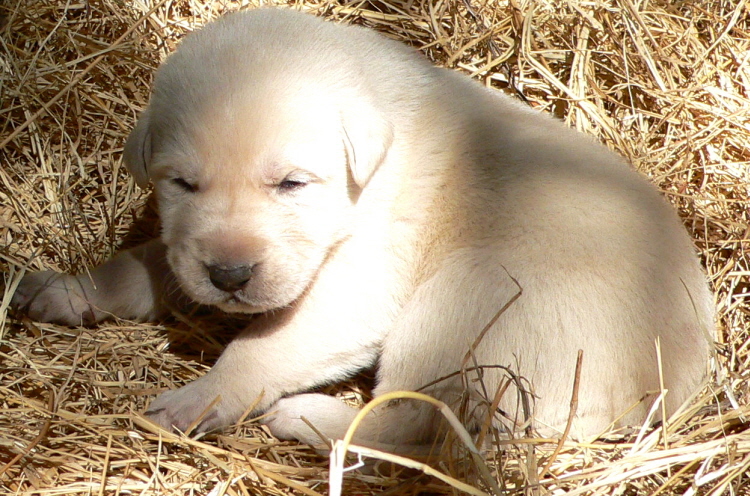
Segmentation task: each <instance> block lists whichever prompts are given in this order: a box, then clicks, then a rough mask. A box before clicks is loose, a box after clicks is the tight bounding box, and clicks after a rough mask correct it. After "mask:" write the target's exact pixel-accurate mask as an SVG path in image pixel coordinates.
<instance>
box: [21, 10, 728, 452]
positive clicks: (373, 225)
mask: <svg viewBox="0 0 750 496" xmlns="http://www.w3.org/2000/svg"><path fill="white" fill-rule="evenodd" d="M125 160H126V163H127V165H128V167H129V168H130V170H131V172H132V173H133V175H134V176H135V178H136V180H137V181H138V183H139V184H141V185H144V184H146V183H147V182H148V181H149V180H150V181H152V182H154V184H155V187H156V193H157V195H158V199H159V208H160V215H161V218H162V222H163V232H162V236H161V240H158V241H154V242H152V243H150V244H148V245H145V246H143V247H140V248H137V249H135V250H132V251H130V252H125V253H123V254H121V255H119V256H118V257H116V258H115V259H114V260H113V261H111V262H108V263H106V264H104V265H102V266H101V267H98V268H97V269H94V270H93V271H92V276H93V280H94V281H95V282H96V283H97V287H96V289H95V288H94V286H93V285H92V284H91V282H90V281H89V279H88V277H87V276H79V277H74V276H59V275H53V274H51V273H41V274H32V275H30V276H28V277H27V278H26V279H24V281H23V282H22V284H21V286H20V288H19V291H18V292H17V294H16V297H15V300H14V304H15V305H16V306H19V307H26V308H27V309H28V310H29V312H30V314H31V315H32V316H34V317H36V318H39V319H42V320H57V321H62V322H65V323H73V324H75V323H80V322H81V321H82V320H84V321H87V322H92V321H98V320H101V319H103V318H106V317H107V316H108V315H111V314H114V315H117V316H119V317H125V318H140V319H143V318H153V317H155V316H158V315H160V314H163V313H164V308H165V307H164V302H163V297H164V296H165V295H166V296H171V295H173V293H174V291H173V288H172V286H171V285H170V284H169V282H168V281H170V280H171V279H172V278H173V277H174V278H176V281H177V282H178V286H179V287H180V288H181V290H182V291H184V293H185V294H187V295H188V296H189V297H190V298H191V299H193V300H195V301H197V302H200V303H203V304H209V305H215V306H218V307H220V308H222V309H224V310H227V311H230V312H246V313H260V314H261V315H260V316H259V318H258V319H256V320H255V321H254V322H253V324H252V325H251V326H250V328H248V329H247V331H246V332H244V333H243V334H242V335H240V336H239V337H238V338H237V339H235V340H234V341H233V342H232V343H231V344H230V345H229V346H228V347H227V349H226V350H225V351H224V353H223V355H222V356H221V358H220V359H219V361H218V362H217V363H216V365H215V366H214V367H213V369H212V370H211V371H210V372H209V373H208V374H206V375H205V376H204V377H201V378H200V379H198V380H196V381H194V382H193V383H191V384H188V385H187V386H185V387H183V388H180V389H178V390H176V391H170V392H167V393H165V394H163V395H162V396H160V397H159V398H157V399H156V400H155V401H154V402H153V403H152V405H151V408H150V411H149V414H150V415H151V417H152V418H153V419H154V420H155V421H157V422H159V423H160V424H161V425H163V426H165V427H167V428H169V427H172V426H174V427H176V428H178V429H185V428H187V427H188V426H189V425H190V424H191V423H192V422H193V421H194V420H195V419H196V417H197V416H198V415H199V414H200V413H201V412H202V411H203V410H204V409H205V408H206V407H207V405H209V403H210V402H211V401H212V400H214V398H215V397H216V396H217V395H219V394H220V395H221V398H222V399H221V402H220V403H219V404H218V405H217V406H216V407H215V408H214V409H213V410H212V412H211V413H210V414H209V415H208V416H207V417H206V418H205V419H204V420H203V421H202V422H201V424H200V426H199V430H208V429H213V428H216V427H221V426H224V425H227V424H230V423H232V422H234V421H236V420H237V419H238V417H239V416H240V415H241V414H242V413H243V412H244V411H245V410H246V409H247V408H248V407H249V405H251V404H253V403H254V402H255V401H256V399H257V398H258V397H259V396H260V395H261V393H262V399H261V400H260V401H259V403H258V409H257V410H258V412H261V411H266V410H270V411H271V412H275V413H273V414H272V415H271V416H270V417H269V420H268V423H269V425H270V427H271V430H272V431H273V432H274V433H275V434H277V435H278V436H280V437H292V438H298V439H301V440H303V441H306V442H310V443H315V444H319V443H320V441H319V440H318V438H317V437H316V436H315V435H314V434H313V433H312V432H311V431H310V429H309V428H308V427H307V426H306V424H304V423H303V422H302V421H301V420H300V417H301V416H304V417H306V418H307V419H308V420H310V421H311V422H312V423H313V424H315V425H317V426H318V427H319V428H320V429H321V431H322V432H324V433H325V434H326V435H327V436H330V437H332V438H336V437H340V436H341V435H342V433H343V432H344V430H345V429H346V427H347V426H348V422H349V421H350V420H351V418H352V417H353V415H354V414H355V413H356V412H355V411H354V410H352V409H350V408H349V407H347V406H345V405H343V404H342V403H340V402H338V400H336V399H335V398H331V397H327V396H323V395H320V394H300V393H304V392H306V391H309V390H310V389H312V388H314V387H316V386H319V385H321V384H325V383H331V382H337V381H341V380H343V379H345V378H347V377H350V376H352V375H353V374H355V373H356V372H357V371H359V370H361V369H363V368H367V367H371V366H373V365H374V364H375V363H376V362H377V364H378V374H377V380H378V384H377V387H376V389H375V394H376V395H379V394H382V393H384V392H388V391H393V390H400V389H409V390H414V389H418V388H420V387H422V386H424V385H426V384H429V383H431V382H432V381H435V380H436V379H439V378H441V377H445V376H448V375H450V374H451V373H453V372H456V371H458V370H460V369H461V368H462V366H469V367H471V366H472V365H473V364H474V363H476V364H479V365H487V366H492V365H503V366H508V367H510V368H511V369H513V370H514V371H515V373H517V374H519V375H520V376H522V377H524V378H525V379H526V380H527V381H528V384H529V386H530V388H531V389H533V391H534V393H535V395H536V397H537V399H536V402H535V408H534V412H533V413H534V421H535V425H536V427H538V428H539V429H541V430H542V431H543V432H544V433H551V434H553V435H554V433H555V432H559V430H560V429H562V428H563V426H564V425H565V421H566V419H567V416H568V409H569V402H570V394H571V390H572V386H573V382H574V368H575V361H576V353H577V350H578V349H583V350H584V359H583V370H582V375H581V381H580V397H579V406H578V414H577V417H576V421H575V424H574V432H575V433H576V434H577V435H578V436H591V435H596V434H598V433H599V432H600V431H601V430H603V429H605V428H606V427H607V426H608V425H609V424H610V422H612V421H613V420H614V419H616V418H617V417H618V416H619V415H620V414H621V413H623V412H625V411H626V410H627V409H628V408H630V407H631V406H632V405H634V404H636V403H638V401H639V400H640V399H641V398H642V397H643V396H644V395H645V394H646V393H647V392H652V393H653V392H654V391H656V390H658V389H659V380H658V373H657V363H656V353H655V340H656V338H657V337H658V338H659V339H660V342H661V351H662V357H663V365H664V381H665V386H666V388H667V389H668V390H669V392H668V394H667V396H666V403H667V411H668V412H672V411H674V410H675V408H676V407H677V406H678V405H679V404H680V403H681V402H683V401H684V400H685V399H686V398H687V396H688V395H689V393H691V392H692V390H694V388H696V386H697V385H698V383H699V382H700V381H701V378H702V377H703V375H704V371H705V366H706V358H707V357H708V353H709V348H710V344H709V339H710V336H712V335H713V325H714V320H713V319H714V317H713V306H712V297H711V294H710V292H709V290H708V287H707V284H706V281H705V278H704V275H703V273H702V272H701V269H700V267H699V264H698V260H697V257H696V256H695V253H694V249H693V246H692V244H691V241H690V239H689V237H688V236H687V234H686V232H685V230H684V228H683V227H682V226H681V225H680V222H679V219H678V217H677V215H676V214H675V212H674V211H673V210H672V209H671V208H670V207H669V206H668V205H667V203H666V202H665V201H664V200H663V199H662V198H661V197H660V195H659V194H658V192H657V191H656V189H655V188H654V187H653V186H651V185H650V184H648V182H647V181H646V180H645V179H644V178H642V177H640V176H639V175H638V174H636V173H635V172H633V171H632V170H631V169H630V168H629V167H628V166H627V165H626V164H625V163H624V162H623V161H622V160H621V159H619V158H618V157H616V156H615V155H614V154H612V153H610V152H609V151H607V150H606V149H605V148H604V147H602V146H600V145H598V144H596V143H594V142H592V140H590V139H589V138H587V137H585V136H582V135H580V134H577V133H575V132H573V131H571V130H569V129H566V128H565V127H564V126H563V125H562V124H560V123H558V122H555V121H554V120H552V119H551V118H548V117H547V116H544V115H539V114H537V113H536V112H533V111H531V110H529V109H527V108H525V107H523V106H522V105H520V104H518V103H516V102H514V101H511V100H510V99H508V98H507V97H505V96H503V95H500V94H498V93H496V92H493V91H490V90H487V89H485V88H482V87H481V86H479V85H477V84H476V83H475V82H472V81H470V80H469V79H468V78H465V77H463V76H460V75H458V74H456V73H454V72H450V71H447V70H444V69H438V68H435V67H433V66H431V65H430V64H429V63H428V62H427V61H425V60H423V59H422V58H421V57H420V56H418V55H417V54H416V53H415V52H413V51H412V50H411V49H409V48H407V47H405V46H402V45H400V44H398V43H396V42H394V41H390V40H387V39H385V38H383V37H381V36H379V35H377V34H375V33H374V32H371V31H368V30H364V29H361V28H354V27H345V26H339V25H335V24H333V23H329V22H324V21H322V20H320V19H316V18H314V17H312V16H308V15H304V14H300V13H295V12H291V11H284V10H259V11H253V12H244V13H238V14H232V15H228V16H226V17H225V18H223V19H221V20H219V21H217V22H214V23H212V24H210V25H209V26H207V27H206V28H205V29H203V30H201V31H200V32H197V33H195V34H193V35H191V36H189V37H187V39H186V40H185V41H184V42H183V44H182V45H181V47H180V48H179V49H178V50H177V52H176V53H175V54H173V55H172V56H171V57H170V58H169V59H168V60H167V62H166V63H165V64H164V66H163V67H162V68H161V69H160V70H159V72H158V74H157V77H156V82H155V87H154V92H153V96H152V99H151V103H150V105H149V108H148V109H147V110H146V111H145V112H144V114H143V116H142V117H141V119H140V121H139V123H138V125H137V126H136V128H135V130H134V131H133V134H132V135H131V137H130V139H129V140H128V143H127V146H126V149H125ZM165 253H166V259H167V261H168V265H169V267H167V266H166V264H164V263H163V259H164V258H163V257H164V254H165ZM209 266H213V267H214V269H215V270H217V271H218V272H221V271H222V270H224V271H225V272H226V271H229V270H231V269H233V268H236V267H241V266H248V267H249V266H252V270H251V272H250V275H249V280H248V281H247V283H245V284H242V285H241V287H240V288H239V289H237V290H236V291H235V290H222V289H220V287H217V285H216V284H213V283H212V282H211V281H210V278H209V272H208V267H209ZM248 270H249V269H248ZM514 279H515V281H517V283H518V284H516V282H515V281H514ZM165 281H167V283H165ZM519 286H520V288H521V289H522V294H521V296H520V297H518V299H517V300H516V301H515V302H514V303H513V304H511V305H510V306H509V307H508V308H507V310H506V311H505V312H504V313H503V314H502V315H501V316H500V317H499V319H498V320H497V323H496V324H495V325H494V327H493V328H491V329H490V331H489V332H488V333H487V334H486V335H485V336H484V338H483V340H482V341H481V343H480V344H479V346H478V347H477V348H476V349H474V350H473V353H472V358H471V360H470V361H469V362H466V361H465V360H464V358H465V357H466V355H467V353H468V352H469V350H470V349H471V345H472V343H473V342H474V341H475V340H476V338H477V336H478V334H479V333H480V332H481V330H482V329H483V328H484V327H485V325H486V324H487V323H488V322H489V321H490V320H491V319H492V318H493V317H494V316H495V314H496V313H497V312H498V310H500V309H501V308H502V307H503V306H504V305H506V304H507V303H508V302H509V301H511V300H512V299H513V298H514V296H515V295H516V294H517V292H518V291H519ZM482 376H483V384H484V388H485V389H484V390H483V389H482V387H480V385H479V382H478V381H477V380H476V379H477V377H478V372H477V371H468V372H466V374H465V376H464V380H465V382H466V383H467V384H466V385H462V379H461V377H454V378H453V379H449V380H445V381H442V382H439V383H438V384H436V385H433V386H431V387H429V388H427V389H426V391H427V392H428V393H431V394H433V395H436V396H438V397H440V398H442V399H443V400H445V401H448V402H450V403H451V404H454V405H455V404H457V403H458V402H459V400H460V398H461V395H462V393H466V392H469V396H468V398H469V403H468V407H469V410H470V411H471V412H476V413H474V414H472V415H473V416H472V415H470V416H469V417H470V418H469V421H470V422H474V421H476V422H481V421H482V419H483V418H484V417H483V416H484V415H486V414H487V413H486V407H485V408H484V410H482V408H481V407H482V405H483V403H482V400H481V398H482V397H483V396H486V395H489V399H490V400H491V399H492V396H493V395H494V394H495V391H496V389H497V387H498V385H499V384H500V382H501V381H502V380H503V377H506V375H505V372H504V371H503V370H502V369H498V368H486V369H484V371H483V373H482ZM483 391H484V392H483ZM652 400H653V395H652V396H650V397H649V398H647V399H646V400H645V401H642V402H641V403H639V404H638V406H636V407H635V408H634V409H633V410H631V411H630V413H629V414H627V415H625V417H624V418H622V419H621V421H620V422H619V423H620V424H629V423H637V422H641V421H642V420H643V418H644V416H645V413H646V411H647V409H648V408H649V406H650V404H651V401H652ZM517 404H518V398H517V395H516V391H515V390H514V388H513V387H511V388H510V389H509V390H508V392H506V394H505V396H504V398H503V401H502V402H501V404H500V407H501V409H502V410H503V411H504V412H505V413H507V414H508V415H509V416H511V417H513V418H515V419H516V422H515V424H514V423H513V422H511V421H508V422H507V423H506V427H507V428H509V429H511V430H515V429H519V428H521V427H522V424H523V421H524V419H523V418H522V416H521V414H520V413H517V412H518V408H517ZM436 424H437V422H436V420H435V418H434V412H433V410H432V409H431V408H429V407H425V406H422V405H415V404H412V403H410V402H398V403H394V404H391V405H388V406H386V407H384V408H382V409H380V410H379V411H376V412H375V415H374V416H372V417H371V418H370V419H369V420H368V421H367V422H366V423H365V425H364V426H363V428H362V429H361V430H360V431H359V441H360V442H362V443H367V444H371V445H372V444H387V445H402V446H403V445H413V444H421V443H425V442H429V441H430V439H432V438H433V437H434V436H435V429H436Z"/></svg>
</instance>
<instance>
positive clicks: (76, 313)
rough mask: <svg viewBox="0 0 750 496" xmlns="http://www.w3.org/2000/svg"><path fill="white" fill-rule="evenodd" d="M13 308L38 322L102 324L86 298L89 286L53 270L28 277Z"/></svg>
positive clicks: (19, 288) (17, 291) (17, 290)
mask: <svg viewBox="0 0 750 496" xmlns="http://www.w3.org/2000/svg"><path fill="white" fill-rule="evenodd" d="M10 305H11V308H13V309H15V310H17V311H20V312H23V313H25V314H26V315H28V316H29V318H31V319H32V320H36V321H38V322H54V323H57V324H63V325H82V324H84V325H86V324H92V323H94V322H96V321H97V320H98V319H97V312H96V310H95V309H94V308H93V307H92V306H91V305H90V304H89V302H88V300H87V298H86V287H85V284H84V283H82V282H81V281H80V280H79V279H78V278H77V277H75V276H71V275H69V274H59V273H57V272H53V271H50V270H47V271H44V272H33V273H30V274H26V275H25V276H24V277H23V279H21V282H20V283H19V284H18V288H16V292H15V293H14V294H13V298H12V299H11V301H10Z"/></svg>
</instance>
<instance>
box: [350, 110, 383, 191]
mask: <svg viewBox="0 0 750 496" xmlns="http://www.w3.org/2000/svg"><path fill="white" fill-rule="evenodd" d="M359 110H360V112H351V113H350V114H349V115H348V116H345V117H344V145H345V147H346V154H347V158H348V160H349V169H350V170H351V174H352V178H353V179H354V182H355V183H356V184H357V186H359V187H360V188H363V187H364V186H365V185H366V184H367V182H368V181H369V180H370V178H371V177H372V174H373V173H374V172H375V170H376V169H377V168H378V166H379V165H380V164H381V163H382V162H383V160H385V157H386V155H387V154H388V149H389V148H390V147H391V143H393V126H392V125H391V123H390V122H388V121H387V120H386V119H385V118H383V116H381V115H380V113H379V112H377V111H375V110H374V109H371V108H368V109H359Z"/></svg>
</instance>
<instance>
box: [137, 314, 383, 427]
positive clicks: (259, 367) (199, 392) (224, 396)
mask: <svg viewBox="0 0 750 496" xmlns="http://www.w3.org/2000/svg"><path fill="white" fill-rule="evenodd" d="M299 313H301V314H303V315H299ZM304 314H305V311H304V309H303V310H302V311H301V312H300V310H299V309H285V310H278V311H275V312H274V313H273V314H262V315H259V316H258V317H257V318H256V319H254V320H253V321H252V323H251V327H250V328H248V329H247V330H246V331H244V332H243V333H242V334H241V335H240V336H239V337H237V338H235V339H234V341H232V342H231V343H230V344H229V346H227V348H226V349H225V350H224V353H223V354H222V355H221V357H220V358H219V360H218V361H217V363H216V365H214V367H213V368H212V369H211V370H210V371H209V372H208V374H206V375H205V376H203V377H201V378H199V379H197V380H195V381H193V382H191V383H190V384H188V385H186V386H184V387H182V388H180V389H177V390H173V391H167V392H165V393H163V394H162V395H161V396H159V397H158V398H157V399H156V400H155V401H153V402H152V403H151V405H150V407H149V410H148V412H147V414H148V415H149V416H150V417H151V418H152V420H154V421H155V422H157V423H158V424H160V425H161V426H163V427H164V428H167V429H172V428H176V429H178V430H180V431H182V432H185V431H186V430H188V428H189V427H191V426H193V427H194V428H195V432H205V431H209V430H212V429H215V428H218V427H223V426H226V425H230V424H232V423H234V422H236V421H237V420H238V419H239V418H240V417H241V416H242V414H243V413H244V412H245V411H247V410H248V409H249V408H250V407H251V406H253V405H254V406H255V408H254V410H253V411H252V412H249V413H251V414H258V413H260V412H263V411H265V410H267V409H268V408H269V407H270V406H271V405H272V404H273V403H275V402H276V401H277V400H278V399H279V398H281V397H283V396H286V395H289V394H294V393H298V392H300V391H305V390H310V389H312V388H314V387H316V386H319V385H321V384H328V383H335V382H339V381H341V380H343V379H345V378H347V377H350V376H352V375H353V374H355V373H356V372H357V371H359V370H362V369H364V368H367V367H369V366H371V365H372V364H373V363H374V362H375V360H376V357H377V352H378V342H377V340H378V336H377V335H374V334H371V335H367V334H363V333H359V334H358V333H356V332H352V331H351V329H349V328H348V327H345V326H341V325H337V324H338V323H330V325H328V326H326V327H315V326H310V325H305V324H304V323H305V322H306V321H309V319H305V317H304ZM331 320H335V316H332V319H331ZM337 329H340V330H341V331H342V332H337Z"/></svg>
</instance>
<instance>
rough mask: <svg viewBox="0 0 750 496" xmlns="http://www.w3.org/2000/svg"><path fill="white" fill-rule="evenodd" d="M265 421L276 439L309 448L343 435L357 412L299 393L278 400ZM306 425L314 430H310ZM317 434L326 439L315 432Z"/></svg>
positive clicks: (321, 396) (335, 401)
mask: <svg viewBox="0 0 750 496" xmlns="http://www.w3.org/2000/svg"><path fill="white" fill-rule="evenodd" d="M269 412H270V415H269V416H268V417H267V418H266V419H265V421H264V422H265V423H266V425H268V428H269V429H270V430H271V433H272V434H273V435H274V436H276V437H277V438H279V439H297V440H299V441H301V442H303V443H306V444H309V445H311V446H323V445H327V444H328V441H329V440H330V439H341V438H343V437H344V435H345V434H346V430H347V429H348V428H349V424H351V422H352V420H354V417H355V416H356V415H357V410H356V409H354V408H351V407H349V406H347V405H345V404H344V403H342V402H341V401H339V400H338V399H336V398H334V397H332V396H327V395H324V394H298V395H296V396H290V397H288V398H283V399H280V400H279V401H277V402H276V404H274V405H273V406H272V407H271V408H270V410H269ZM303 417H304V419H306V420H307V422H309V423H310V424H311V425H312V426H313V427H315V429H312V428H310V426H309V425H308V423H307V422H305V420H303ZM315 430H317V431H319V432H320V433H321V434H322V435H323V437H324V438H325V439H321V436H320V435H319V434H318V433H317V432H315Z"/></svg>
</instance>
